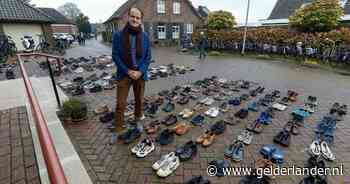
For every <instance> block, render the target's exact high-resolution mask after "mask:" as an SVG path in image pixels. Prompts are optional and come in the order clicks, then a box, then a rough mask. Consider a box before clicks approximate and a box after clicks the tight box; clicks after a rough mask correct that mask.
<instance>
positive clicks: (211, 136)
mask: <svg viewBox="0 0 350 184" xmlns="http://www.w3.org/2000/svg"><path fill="white" fill-rule="evenodd" d="M214 138H215V134H214V133H213V132H211V133H209V135H208V136H207V137H206V138H205V139H204V140H203V143H202V146H204V147H208V146H210V145H211V144H213V142H214Z"/></svg>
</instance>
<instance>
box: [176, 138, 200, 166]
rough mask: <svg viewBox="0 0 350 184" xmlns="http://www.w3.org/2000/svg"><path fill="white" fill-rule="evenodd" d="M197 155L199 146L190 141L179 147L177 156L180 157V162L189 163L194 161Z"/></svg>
mask: <svg viewBox="0 0 350 184" xmlns="http://www.w3.org/2000/svg"><path fill="white" fill-rule="evenodd" d="M196 154H197V144H196V143H195V142H193V141H189V142H187V143H186V144H184V145H181V146H177V148H176V151H175V155H176V156H178V157H179V159H180V161H181V162H183V161H187V160H190V159H192V158H193V157H194V156H195V155H196Z"/></svg>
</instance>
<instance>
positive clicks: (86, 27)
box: [75, 13, 91, 33]
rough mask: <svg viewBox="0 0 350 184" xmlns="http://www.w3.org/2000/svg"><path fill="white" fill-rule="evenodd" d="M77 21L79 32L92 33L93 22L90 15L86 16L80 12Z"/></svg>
mask: <svg viewBox="0 0 350 184" xmlns="http://www.w3.org/2000/svg"><path fill="white" fill-rule="evenodd" d="M75 22H76V24H77V26H78V29H79V32H83V33H91V24H90V21H89V17H87V16H85V15H84V14H82V13H80V14H79V15H78V16H77V17H76V19H75Z"/></svg>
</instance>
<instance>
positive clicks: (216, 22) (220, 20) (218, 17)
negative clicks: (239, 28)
mask: <svg viewBox="0 0 350 184" xmlns="http://www.w3.org/2000/svg"><path fill="white" fill-rule="evenodd" d="M236 24H237V23H236V20H235V17H234V16H233V15H232V13H230V12H227V11H222V10H220V11H214V12H211V13H209V19H208V28H209V29H212V30H223V29H225V30H230V29H232V28H233V26H235V25H236Z"/></svg>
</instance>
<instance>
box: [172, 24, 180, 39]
mask: <svg viewBox="0 0 350 184" xmlns="http://www.w3.org/2000/svg"><path fill="white" fill-rule="evenodd" d="M179 38H180V26H173V39H179Z"/></svg>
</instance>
